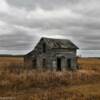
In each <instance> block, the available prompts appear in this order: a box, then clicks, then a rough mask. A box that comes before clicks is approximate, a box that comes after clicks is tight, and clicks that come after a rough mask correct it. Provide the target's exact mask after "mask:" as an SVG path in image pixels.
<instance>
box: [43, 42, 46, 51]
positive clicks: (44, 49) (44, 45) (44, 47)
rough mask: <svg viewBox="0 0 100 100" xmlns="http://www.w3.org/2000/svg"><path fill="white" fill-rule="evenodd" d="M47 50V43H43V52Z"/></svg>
mask: <svg viewBox="0 0 100 100" xmlns="http://www.w3.org/2000/svg"><path fill="white" fill-rule="evenodd" d="M45 52H46V44H45V43H43V53H45Z"/></svg>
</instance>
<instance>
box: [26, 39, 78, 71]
mask: <svg viewBox="0 0 100 100" xmlns="http://www.w3.org/2000/svg"><path fill="white" fill-rule="evenodd" d="M77 49H78V47H77V46H76V45H75V44H73V43H72V42H71V41H70V40H66V39H53V38H41V39H40V41H39V42H38V44H37V45H36V46H35V48H34V50H32V51H31V52H29V53H28V54H27V55H25V57H24V61H25V66H27V67H29V68H33V69H50V70H57V71H61V70H67V69H77V57H76V52H77Z"/></svg>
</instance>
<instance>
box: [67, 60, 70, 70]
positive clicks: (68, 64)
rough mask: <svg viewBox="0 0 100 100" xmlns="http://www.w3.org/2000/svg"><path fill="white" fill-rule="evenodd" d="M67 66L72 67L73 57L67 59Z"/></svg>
mask: <svg viewBox="0 0 100 100" xmlns="http://www.w3.org/2000/svg"><path fill="white" fill-rule="evenodd" d="M67 67H68V69H71V59H67Z"/></svg>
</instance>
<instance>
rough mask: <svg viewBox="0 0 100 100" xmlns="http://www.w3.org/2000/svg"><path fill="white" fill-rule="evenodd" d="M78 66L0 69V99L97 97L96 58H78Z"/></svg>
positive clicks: (97, 99) (98, 99) (94, 99)
mask: <svg viewBox="0 0 100 100" xmlns="http://www.w3.org/2000/svg"><path fill="white" fill-rule="evenodd" d="M78 63H79V65H80V70H78V71H75V72H71V71H65V72H41V71H38V72H36V71H34V70H28V71H27V70H23V71H21V72H19V73H15V72H13V71H12V72H11V71H9V70H6V71H3V70H1V71H0V99H1V100H3V99H6V100H8V99H10V100H100V60H99V59H94V60H93V59H79V60H78Z"/></svg>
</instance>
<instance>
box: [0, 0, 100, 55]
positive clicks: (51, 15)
mask: <svg viewBox="0 0 100 100" xmlns="http://www.w3.org/2000/svg"><path fill="white" fill-rule="evenodd" d="M42 36H43V37H44V36H46V37H53V38H66V39H70V40H72V41H73V42H74V43H75V44H76V45H77V46H78V47H79V48H80V51H79V53H81V54H83V55H84V54H85V53H84V52H82V50H83V51H86V50H87V51H89V50H91V53H90V52H89V53H90V55H91V54H93V53H95V55H96V53H97V56H98V54H100V52H99V50H100V0H0V53H1V54H5V53H6V54H7V53H8V54H25V53H28V52H29V51H30V50H32V49H33V48H34V45H36V43H37V41H38V40H39V39H40V38H41V37H42ZM94 50H96V51H94ZM87 51H86V52H87ZM97 51H98V52H97ZM87 54H88V53H86V55H87Z"/></svg>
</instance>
